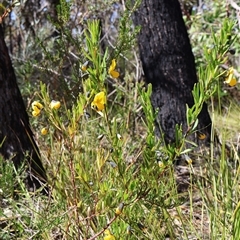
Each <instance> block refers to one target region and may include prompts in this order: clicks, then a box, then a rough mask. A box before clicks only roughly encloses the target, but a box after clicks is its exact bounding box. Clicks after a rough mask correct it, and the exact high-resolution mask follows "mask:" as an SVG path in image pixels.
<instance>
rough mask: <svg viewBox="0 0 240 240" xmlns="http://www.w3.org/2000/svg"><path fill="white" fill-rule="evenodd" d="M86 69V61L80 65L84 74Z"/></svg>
mask: <svg viewBox="0 0 240 240" xmlns="http://www.w3.org/2000/svg"><path fill="white" fill-rule="evenodd" d="M87 67H88V61H86V62H85V63H84V64H83V65H82V68H81V69H82V71H83V72H86V71H87Z"/></svg>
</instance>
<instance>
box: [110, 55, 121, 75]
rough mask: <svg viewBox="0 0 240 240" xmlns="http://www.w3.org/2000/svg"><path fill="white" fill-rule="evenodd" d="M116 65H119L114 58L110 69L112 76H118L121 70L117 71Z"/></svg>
mask: <svg viewBox="0 0 240 240" xmlns="http://www.w3.org/2000/svg"><path fill="white" fill-rule="evenodd" d="M116 65H117V64H116V60H115V59H113V60H112V63H111V65H110V67H109V69H108V73H109V75H111V77H112V78H118V77H119V72H117V71H115V68H116Z"/></svg>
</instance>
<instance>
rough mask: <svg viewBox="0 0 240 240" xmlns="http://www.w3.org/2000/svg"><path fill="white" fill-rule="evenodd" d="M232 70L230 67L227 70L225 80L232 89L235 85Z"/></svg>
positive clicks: (235, 81)
mask: <svg viewBox="0 0 240 240" xmlns="http://www.w3.org/2000/svg"><path fill="white" fill-rule="evenodd" d="M233 75H234V69H233V67H230V68H229V70H228V75H227V77H226V79H225V83H227V84H228V85H229V86H230V87H233V86H235V85H236V84H237V80H236V78H234V76H233Z"/></svg>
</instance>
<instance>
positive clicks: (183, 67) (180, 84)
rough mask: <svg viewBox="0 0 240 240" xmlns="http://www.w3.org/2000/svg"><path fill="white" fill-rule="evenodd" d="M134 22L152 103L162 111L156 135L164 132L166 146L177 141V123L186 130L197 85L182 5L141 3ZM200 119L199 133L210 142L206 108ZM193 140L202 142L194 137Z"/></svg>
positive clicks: (170, 0)
mask: <svg viewBox="0 0 240 240" xmlns="http://www.w3.org/2000/svg"><path fill="white" fill-rule="evenodd" d="M134 22H135V25H140V26H141V31H140V34H139V38H138V43H139V50H140V57H141V61H142V66H143V70H144V74H145V79H146V82H147V83H151V84H152V86H153V92H152V96H151V102H152V105H153V107H154V109H157V108H158V109H159V112H158V116H157V122H158V123H157V124H156V133H157V135H158V136H160V135H161V133H163V134H164V139H165V141H166V143H170V142H174V141H175V125H176V124H179V125H180V124H182V128H183V131H184V132H186V131H187V122H186V104H188V105H189V106H190V107H191V106H192V105H193V103H194V102H193V97H192V89H193V86H194V83H196V82H197V75H196V69H195V61H194V56H193V53H192V50H191V45H190V41H189V37H188V34H187V30H186V27H185V24H184V21H183V18H182V12H181V8H180V4H179V2H178V0H142V3H141V5H140V7H139V9H138V11H137V12H136V14H135V17H134ZM198 119H199V125H198V130H199V131H201V132H202V133H204V134H206V136H207V138H206V140H207V141H208V140H209V136H210V133H211V119H210V116H209V114H208V110H207V106H206V105H204V106H203V109H202V111H201V113H200V114H199V117H198ZM190 139H191V140H193V141H194V142H196V143H198V140H199V139H198V137H197V136H195V135H194V136H191V137H190ZM206 140H205V141H206Z"/></svg>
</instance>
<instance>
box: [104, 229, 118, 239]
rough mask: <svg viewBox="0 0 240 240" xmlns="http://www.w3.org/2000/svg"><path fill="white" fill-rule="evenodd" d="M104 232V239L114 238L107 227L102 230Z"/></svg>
mask: <svg viewBox="0 0 240 240" xmlns="http://www.w3.org/2000/svg"><path fill="white" fill-rule="evenodd" d="M104 234H105V237H104V240H115V237H114V235H113V234H112V233H111V231H110V230H109V229H106V230H105V231H104Z"/></svg>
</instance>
